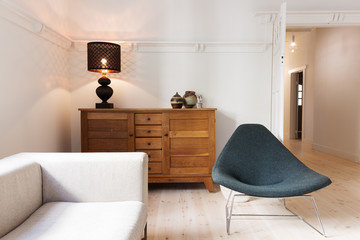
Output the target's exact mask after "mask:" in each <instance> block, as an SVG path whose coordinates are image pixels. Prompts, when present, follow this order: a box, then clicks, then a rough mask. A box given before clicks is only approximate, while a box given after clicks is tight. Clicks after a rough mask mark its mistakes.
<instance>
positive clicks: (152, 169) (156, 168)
mask: <svg viewBox="0 0 360 240" xmlns="http://www.w3.org/2000/svg"><path fill="white" fill-rule="evenodd" d="M161 169H162V167H161V163H157V162H156V163H152V162H150V163H149V167H148V170H149V174H159V173H162V170H161Z"/></svg>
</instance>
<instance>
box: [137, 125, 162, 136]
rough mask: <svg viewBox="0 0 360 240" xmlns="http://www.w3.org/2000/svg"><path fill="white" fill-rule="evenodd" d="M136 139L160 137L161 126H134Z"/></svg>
mask: <svg viewBox="0 0 360 240" xmlns="http://www.w3.org/2000/svg"><path fill="white" fill-rule="evenodd" d="M135 131H136V137H161V132H162V127H161V126H136V127H135Z"/></svg>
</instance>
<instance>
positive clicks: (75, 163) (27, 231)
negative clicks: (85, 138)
mask: <svg viewBox="0 0 360 240" xmlns="http://www.w3.org/2000/svg"><path fill="white" fill-rule="evenodd" d="M147 166H148V158H147V155H146V154H145V153H20V154H16V155H13V156H10V157H7V158H4V159H1V160H0V239H1V240H35V239H36V240H122V239H124V240H125V239H126V240H128V239H134V240H139V239H141V236H142V235H143V232H144V228H145V226H146V218H147V194H148V191H147V190H148V189H147V183H148V182H147V181H148V176H147V174H148V167H147ZM145 229H146V228H145ZM145 235H146V232H145Z"/></svg>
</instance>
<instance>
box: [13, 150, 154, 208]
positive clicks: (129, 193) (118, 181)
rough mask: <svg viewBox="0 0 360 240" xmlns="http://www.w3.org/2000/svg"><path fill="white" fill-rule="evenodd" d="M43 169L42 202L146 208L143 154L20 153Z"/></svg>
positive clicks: (146, 179)
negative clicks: (123, 203) (132, 203)
mask: <svg viewBox="0 0 360 240" xmlns="http://www.w3.org/2000/svg"><path fill="white" fill-rule="evenodd" d="M18 157H21V158H26V159H31V160H34V161H36V162H38V163H39V164H40V165H41V169H42V179H43V202H44V203H45V202H55V201H66V202H111V201H140V202H143V203H145V204H146V206H147V194H148V157H147V155H146V154H145V153H22V154H18Z"/></svg>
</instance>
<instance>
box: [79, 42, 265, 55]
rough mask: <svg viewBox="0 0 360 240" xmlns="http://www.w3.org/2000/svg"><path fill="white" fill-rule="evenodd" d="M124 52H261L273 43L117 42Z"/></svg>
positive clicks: (80, 46) (82, 46)
mask: <svg viewBox="0 0 360 240" xmlns="http://www.w3.org/2000/svg"><path fill="white" fill-rule="evenodd" d="M87 42H90V41H75V42H74V44H73V47H74V49H75V50H77V51H86V43H87ZM115 43H117V44H120V45H121V51H122V52H141V53H162V52H163V53H166V52H169V53H261V52H265V51H266V50H267V49H268V47H269V46H270V45H271V44H269V43H245V42H243V43H242V42H201V43H199V42H183V43H182V42H116V41H115Z"/></svg>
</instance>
